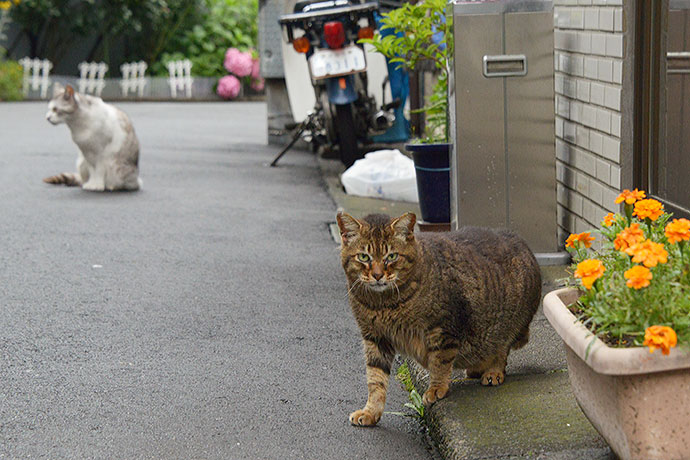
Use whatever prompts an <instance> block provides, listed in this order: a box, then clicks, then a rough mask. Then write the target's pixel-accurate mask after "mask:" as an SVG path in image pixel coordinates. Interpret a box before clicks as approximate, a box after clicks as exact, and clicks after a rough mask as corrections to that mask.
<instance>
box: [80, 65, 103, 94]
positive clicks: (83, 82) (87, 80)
mask: <svg viewBox="0 0 690 460" xmlns="http://www.w3.org/2000/svg"><path fill="white" fill-rule="evenodd" d="M107 72H108V64H106V63H105V62H82V63H80V64H79V83H78V84H79V92H80V93H82V94H87V93H91V94H94V95H96V96H100V95H101V93H102V92H103V88H105V74H106V73H107Z"/></svg>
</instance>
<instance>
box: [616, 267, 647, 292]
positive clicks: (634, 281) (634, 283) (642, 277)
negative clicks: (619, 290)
mask: <svg viewBox="0 0 690 460" xmlns="http://www.w3.org/2000/svg"><path fill="white" fill-rule="evenodd" d="M623 276H624V277H625V279H627V280H628V281H627V282H626V283H625V284H626V285H627V286H628V287H630V288H633V289H642V288H644V287H647V286H649V282H650V281H651V279H652V272H650V271H649V269H648V268H646V267H643V266H642V265H635V266H634V267H633V268H631V269H630V270H626V272H625V273H623Z"/></svg>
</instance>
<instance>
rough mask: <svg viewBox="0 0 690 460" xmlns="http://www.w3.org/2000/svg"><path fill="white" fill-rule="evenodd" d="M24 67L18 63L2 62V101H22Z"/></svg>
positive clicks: (0, 71) (0, 80)
mask: <svg viewBox="0 0 690 460" xmlns="http://www.w3.org/2000/svg"><path fill="white" fill-rule="evenodd" d="M23 75H24V72H23V70H22V66H20V65H19V64H18V63H17V62H16V61H4V60H0V101H20V100H21V99H22V98H23V97H24V96H23V94H22V78H23Z"/></svg>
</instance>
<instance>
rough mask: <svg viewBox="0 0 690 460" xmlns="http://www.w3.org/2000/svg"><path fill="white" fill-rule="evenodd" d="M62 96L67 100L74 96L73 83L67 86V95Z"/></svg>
mask: <svg viewBox="0 0 690 460" xmlns="http://www.w3.org/2000/svg"><path fill="white" fill-rule="evenodd" d="M62 97H64V98H65V100H66V101H69V100H70V99H73V98H74V88H72V85H67V86H66V87H65V95H64V96H62Z"/></svg>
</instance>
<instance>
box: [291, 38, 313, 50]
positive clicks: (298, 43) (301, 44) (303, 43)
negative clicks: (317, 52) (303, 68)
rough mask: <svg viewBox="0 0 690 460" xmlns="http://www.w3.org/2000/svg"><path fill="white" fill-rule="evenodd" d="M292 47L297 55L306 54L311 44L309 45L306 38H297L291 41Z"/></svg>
mask: <svg viewBox="0 0 690 460" xmlns="http://www.w3.org/2000/svg"><path fill="white" fill-rule="evenodd" d="M292 47H293V48H294V49H295V51H297V52H298V53H306V52H308V51H309V49H310V48H311V43H309V39H308V38H307V37H299V38H295V39H294V40H293V41H292Z"/></svg>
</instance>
